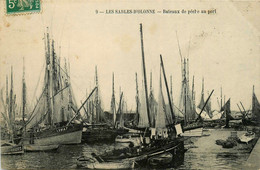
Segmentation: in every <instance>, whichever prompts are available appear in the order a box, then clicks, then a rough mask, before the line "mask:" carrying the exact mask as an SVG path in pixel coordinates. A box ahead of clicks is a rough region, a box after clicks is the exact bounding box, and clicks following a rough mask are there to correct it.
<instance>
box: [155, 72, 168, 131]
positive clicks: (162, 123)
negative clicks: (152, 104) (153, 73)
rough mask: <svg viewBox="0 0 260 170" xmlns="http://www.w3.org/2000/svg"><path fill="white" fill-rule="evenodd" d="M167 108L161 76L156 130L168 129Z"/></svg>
mask: <svg viewBox="0 0 260 170" xmlns="http://www.w3.org/2000/svg"><path fill="white" fill-rule="evenodd" d="M166 116H167V115H166V106H165V102H164V98H163V92H162V81H161V74H160V82H159V95H158V110H157V114H156V122H155V127H156V128H165V127H166Z"/></svg>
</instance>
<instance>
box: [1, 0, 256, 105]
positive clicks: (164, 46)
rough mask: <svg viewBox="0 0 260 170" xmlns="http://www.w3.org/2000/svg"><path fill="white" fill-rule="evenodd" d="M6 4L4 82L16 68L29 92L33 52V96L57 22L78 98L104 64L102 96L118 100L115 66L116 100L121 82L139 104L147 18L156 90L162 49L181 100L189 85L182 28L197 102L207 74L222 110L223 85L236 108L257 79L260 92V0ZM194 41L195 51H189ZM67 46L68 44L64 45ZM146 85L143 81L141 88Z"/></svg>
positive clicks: (247, 98)
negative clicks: (9, 7)
mask: <svg viewBox="0 0 260 170" xmlns="http://www.w3.org/2000/svg"><path fill="white" fill-rule="evenodd" d="M3 4H4V3H0V6H1V8H0V14H1V19H0V64H1V67H0V69H1V70H0V75H1V77H0V78H1V84H0V87H1V88H4V87H5V76H6V74H10V67H11V65H12V66H13V67H14V82H15V85H14V86H15V87H14V88H15V93H16V94H17V96H18V99H19V100H20V98H21V81H22V61H23V60H22V58H23V57H24V58H25V67H26V82H27V88H28V100H29V101H30V102H35V101H36V97H38V96H39V92H38V91H39V90H38V91H37V93H36V96H35V97H34V98H33V96H34V91H35V88H36V86H37V82H38V79H39V77H40V85H39V87H38V89H40V88H41V86H42V80H43V75H44V73H43V71H42V69H43V65H44V62H45V61H44V60H45V55H44V41H43V37H44V32H46V27H49V28H50V32H51V35H52V37H53V39H54V40H55V43H56V44H55V45H56V51H57V53H58V54H61V56H62V57H65V58H67V59H68V58H69V60H70V70H71V80H72V87H73V90H74V93H75V96H76V99H77V101H78V105H79V103H80V101H81V100H84V99H85V97H86V96H85V94H86V89H87V91H88V92H90V90H91V89H92V88H93V87H94V73H95V66H97V67H98V77H99V85H100V91H101V97H102V102H103V104H104V107H105V109H106V110H108V109H109V107H110V100H111V93H112V90H111V89H112V72H114V74H115V90H116V100H117V101H118V100H119V87H120V86H121V90H122V91H123V92H124V95H125V98H126V100H127V103H128V109H129V110H130V109H131V108H132V109H133V110H134V109H135V72H137V73H138V79H139V86H140V85H141V78H142V77H141V75H142V74H141V73H142V72H141V47H140V31H139V24H140V23H142V24H143V33H144V52H145V57H146V67H147V74H148V78H149V75H150V72H152V73H153V87H154V93H155V97H157V94H158V87H159V81H158V80H159V55H160V54H162V56H163V59H164V65H165V69H166V72H167V76H168V79H169V76H170V75H172V76H173V95H174V102H175V103H178V101H179V97H180V89H181V65H180V55H179V51H178V44H177V39H176V32H177V34H178V38H179V41H180V48H181V52H182V54H183V56H187V54H188V51H189V59H190V79H191V77H192V75H194V76H195V90H196V102H197V104H198V103H199V100H200V92H201V81H202V77H204V79H205V91H206V92H207V91H211V90H212V89H215V92H214V94H213V96H212V105H213V108H214V109H219V107H218V104H217V97H218V98H219V96H220V87H221V86H222V88H223V94H224V95H226V100H227V99H228V98H231V108H232V109H233V110H234V109H235V110H238V109H237V106H236V103H238V102H239V101H242V102H243V104H244V106H245V108H246V109H249V107H250V106H251V102H252V101H251V100H252V86H253V85H255V92H256V95H257V96H258V98H259V97H260V85H259V76H260V56H259V54H260V53H259V52H260V48H259V37H260V36H259V35H260V34H259V30H260V26H259V22H258V21H257V18H259V17H260V16H259V11H260V10H259V9H260V8H259V7H260V5H259V3H258V2H251V3H249V2H237V3H235V2H228V1H222V2H220V1H218V2H206V1H204V2H199V1H197V2H196V1H193V3H188V2H184V1H183V2H180V1H176V2H170V1H164V2H161V3H159V2H149V1H142V2H139V1H138V2H137V1H136V3H127V1H123V2H121V3H119V2H116V1H98V2H97V1H88V2H85V1H72V0H71V1H70V0H66V1H42V7H43V9H42V12H41V13H40V14H31V15H20V16H6V15H4V6H3ZM106 9H114V10H116V9H132V10H134V9H155V10H156V11H162V10H163V9H165V10H182V9H185V10H187V12H188V10H190V9H197V10H208V9H216V12H217V13H216V14H211V15H208V14H192V15H188V14H162V13H161V14H159V13H157V14H149V15H148V14H96V13H95V10H99V11H105V10H106ZM189 42H190V50H188V47H189ZM59 46H60V47H61V49H60V50H59ZM148 82H149V80H148ZM140 89H141V88H139V90H140Z"/></svg>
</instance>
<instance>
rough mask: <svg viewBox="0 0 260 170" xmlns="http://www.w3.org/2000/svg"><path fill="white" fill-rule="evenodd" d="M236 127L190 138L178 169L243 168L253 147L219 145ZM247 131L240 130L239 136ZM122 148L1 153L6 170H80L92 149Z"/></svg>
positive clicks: (94, 149)
mask: <svg viewBox="0 0 260 170" xmlns="http://www.w3.org/2000/svg"><path fill="white" fill-rule="evenodd" d="M231 131H232V130H224V129H223V130H222V129H209V131H208V132H207V133H208V134H210V135H209V136H203V137H192V138H189V139H188V140H187V142H186V144H185V147H186V148H188V150H187V152H186V153H185V159H184V163H183V165H181V166H180V167H178V168H177V169H241V168H240V167H241V166H242V165H243V164H244V163H245V162H246V160H247V158H248V157H249V154H250V150H251V148H249V147H247V145H246V144H244V145H245V147H243V148H242V149H241V148H240V149H237V148H236V147H234V148H230V149H226V148H222V146H219V145H216V144H215V141H216V140H217V139H224V140H225V139H227V138H228V137H229V136H230V134H231ZM244 132H245V131H238V132H237V135H238V136H239V135H241V134H243V133H244ZM115 147H116V148H119V147H122V146H121V145H118V144H114V143H110V144H107V143H106V144H102V143H99V144H91V145H89V144H78V145H64V146H61V147H60V148H59V149H58V151H56V152H46V153H44V152H31V153H24V154H23V155H10V156H6V155H3V156H1V168H2V169H16V168H19V169H36V168H44V169H77V165H76V159H77V158H78V157H79V156H82V155H86V156H90V154H91V153H92V152H95V153H103V152H104V151H105V150H112V149H114V148H115Z"/></svg>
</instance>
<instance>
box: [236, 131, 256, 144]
mask: <svg viewBox="0 0 260 170" xmlns="http://www.w3.org/2000/svg"><path fill="white" fill-rule="evenodd" d="M254 138H255V133H254V132H252V131H248V132H246V133H245V134H243V135H241V136H240V137H239V140H240V142H242V143H246V144H248V143H249V142H250V141H252V140H253V139H254Z"/></svg>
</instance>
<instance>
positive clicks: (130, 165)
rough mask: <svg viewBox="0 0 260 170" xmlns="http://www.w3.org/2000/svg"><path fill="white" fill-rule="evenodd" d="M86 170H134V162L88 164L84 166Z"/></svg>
mask: <svg viewBox="0 0 260 170" xmlns="http://www.w3.org/2000/svg"><path fill="white" fill-rule="evenodd" d="M84 167H85V168H88V169H133V168H134V162H130V163H129V162H118V163H115V162H113V163H109V162H104V163H98V162H96V163H87V164H85V165H84Z"/></svg>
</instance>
